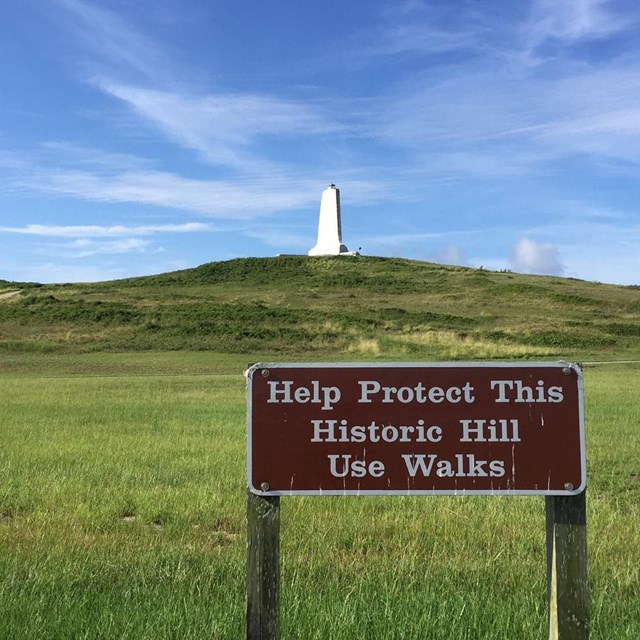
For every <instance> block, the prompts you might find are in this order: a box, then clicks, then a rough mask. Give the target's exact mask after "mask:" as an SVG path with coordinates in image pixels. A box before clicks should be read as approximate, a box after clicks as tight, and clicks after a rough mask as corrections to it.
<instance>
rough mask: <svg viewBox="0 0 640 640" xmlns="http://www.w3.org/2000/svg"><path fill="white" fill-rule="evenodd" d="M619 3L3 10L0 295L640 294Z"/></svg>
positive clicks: (631, 109)
mask: <svg viewBox="0 0 640 640" xmlns="http://www.w3.org/2000/svg"><path fill="white" fill-rule="evenodd" d="M639 41H640V12H638V8H637V4H636V2H635V0H625V1H617V0H572V1H570V2H569V1H563V0H518V1H514V0H493V1H492V2H487V1H486V0H449V1H447V2H442V1H436V0H425V1H421V0H406V1H404V0H396V1H394V2H388V1H385V2H383V1H381V0H349V1H348V2H345V1H344V0H341V1H340V2H336V1H334V0H325V1H324V2H302V1H301V0H271V1H270V2H266V1H265V0H215V1H212V0H153V1H150V0H138V1H137V2H131V0H100V2H98V1H96V0H20V2H17V1H9V2H3V3H1V4H0V80H1V83H0V247H1V251H0V278H3V279H7V280H16V281H25V280H29V281H39V282H68V281H87V280H89V281H94V280H108V279H113V278H120V277H128V276H136V275H145V274H152V273H161V272H166V271H171V270H175V269H181V268H186V267H191V266H197V265H199V264H202V263H204V262H210V261H216V260H227V259H230V258H235V257H244V256H272V255H276V254H278V253H306V252H307V250H308V249H310V248H311V247H312V246H313V245H314V244H315V240H316V232H317V220H318V211H319V203H320V196H321V193H322V191H323V189H324V188H325V187H326V186H327V184H329V183H331V182H333V183H336V184H337V186H338V187H339V188H340V190H341V199H342V215H343V219H342V226H343V240H344V242H345V244H346V245H347V246H348V247H349V249H351V250H355V249H358V248H359V247H361V248H362V253H364V254H366V255H382V256H397V257H405V258H414V259H419V260H429V261H435V262H442V263H447V264H459V265H465V266H472V267H479V266H483V267H485V268H488V269H511V270H513V271H518V272H530V273H540V274H556V275H563V276H568V277H577V278H582V279H587V280H596V281H601V282H611V283H618V284H640V250H639V247H640V216H639V215H638V208H639V207H640V204H639V203H640V180H638V172H639V169H640V49H639V48H638V46H637V43H638V42H639Z"/></svg>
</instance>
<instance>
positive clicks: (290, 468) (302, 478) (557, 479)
mask: <svg viewBox="0 0 640 640" xmlns="http://www.w3.org/2000/svg"><path fill="white" fill-rule="evenodd" d="M247 378H248V480H249V487H250V489H251V491H252V492H254V493H257V494H261V495H345V494H403V495H408V494H409V495H411V494H538V495H570V494H575V493H579V492H581V491H582V490H583V489H584V487H585V484H586V471H585V467H586V464H585V453H584V452H585V442H584V420H583V414H584V412H583V393H582V372H581V370H580V368H579V367H578V366H577V365H571V364H567V363H527V364H511V363H429V364H423V363H415V364H414V363H392V364H389V363H385V364H362V363H336V364H282V363H269V364H257V365H254V366H252V367H251V368H250V369H249V370H248V371H247Z"/></svg>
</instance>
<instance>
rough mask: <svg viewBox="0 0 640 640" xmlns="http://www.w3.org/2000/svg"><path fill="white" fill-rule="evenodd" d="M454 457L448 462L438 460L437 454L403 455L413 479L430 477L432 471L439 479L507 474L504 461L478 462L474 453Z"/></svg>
mask: <svg viewBox="0 0 640 640" xmlns="http://www.w3.org/2000/svg"><path fill="white" fill-rule="evenodd" d="M454 457H455V460H446V459H440V458H438V456H437V455H436V454H435V453H429V454H424V453H418V454H408V453H405V454H403V455H402V459H403V460H404V463H405V465H406V467H407V472H408V473H409V475H410V476H411V477H412V478H415V477H416V476H417V475H421V476H424V477H428V476H430V475H431V473H432V471H433V472H435V475H436V476H438V477H439V478H453V477H455V476H458V477H461V478H465V477H469V478H502V476H504V474H505V468H504V461H503V460H477V459H476V457H475V455H473V453H468V454H466V455H463V454H461V453H457V454H456V455H455V456H454ZM434 465H435V467H434Z"/></svg>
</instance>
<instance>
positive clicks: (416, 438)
mask: <svg viewBox="0 0 640 640" xmlns="http://www.w3.org/2000/svg"><path fill="white" fill-rule="evenodd" d="M311 425H312V426H313V438H311V442H440V441H441V440H442V428H441V427H439V426H438V425H436V424H434V425H431V426H430V427H427V426H425V423H424V420H422V419H420V420H418V422H417V424H415V425H410V424H408V425H400V426H397V427H396V426H394V425H392V424H388V425H380V424H378V423H377V422H375V421H373V422H372V423H371V424H368V425H360V424H353V425H350V424H349V423H348V422H347V420H345V419H342V420H340V422H339V423H338V420H311Z"/></svg>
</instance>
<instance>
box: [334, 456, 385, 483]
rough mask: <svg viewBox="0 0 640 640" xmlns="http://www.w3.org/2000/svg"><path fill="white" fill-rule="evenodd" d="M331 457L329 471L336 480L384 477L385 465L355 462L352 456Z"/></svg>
mask: <svg viewBox="0 0 640 640" xmlns="http://www.w3.org/2000/svg"><path fill="white" fill-rule="evenodd" d="M328 457H329V470H330V471H331V475H332V476H334V477H336V478H344V477H345V476H351V477H353V478H364V476H366V475H367V474H369V475H370V476H373V477H374V478H380V477H381V476H383V475H384V463H382V462H381V461H380V460H374V461H373V462H370V463H369V464H367V463H366V462H365V461H364V460H353V461H352V458H353V456H352V455H350V454H345V455H331V456H328Z"/></svg>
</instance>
